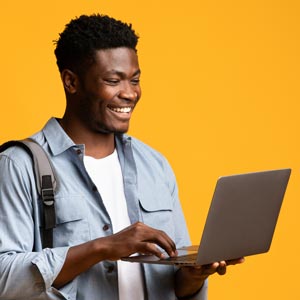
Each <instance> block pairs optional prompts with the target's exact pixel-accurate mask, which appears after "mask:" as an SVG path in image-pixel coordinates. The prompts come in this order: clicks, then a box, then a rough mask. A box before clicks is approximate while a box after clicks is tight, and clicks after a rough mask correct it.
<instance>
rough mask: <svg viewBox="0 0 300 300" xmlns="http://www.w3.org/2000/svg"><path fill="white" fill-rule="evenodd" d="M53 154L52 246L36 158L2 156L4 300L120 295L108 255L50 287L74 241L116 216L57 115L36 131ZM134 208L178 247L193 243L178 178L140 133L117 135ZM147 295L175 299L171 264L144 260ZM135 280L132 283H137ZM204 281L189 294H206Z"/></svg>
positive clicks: (108, 299) (0, 293) (0, 286)
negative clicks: (46, 236)
mask: <svg viewBox="0 0 300 300" xmlns="http://www.w3.org/2000/svg"><path fill="white" fill-rule="evenodd" d="M33 139H35V140H36V141H37V142H38V143H39V144H41V145H42V146H43V148H44V149H45V150H46V152H47V153H48V155H49V157H50V158H51V160H52V163H53V165H54V169H55V172H56V176H57V178H58V182H57V192H56V195H55V202H56V203H55V207H56V228H55V229H54V233H53V248H52V249H49V248H46V249H42V245H41V235H40V234H41V233H40V224H41V221H40V220H41V207H40V205H41V201H40V199H39V195H38V193H37V190H36V185H35V177H34V173H33V167H32V161H31V158H30V157H29V155H28V154H27V153H26V152H25V151H24V150H23V149H21V148H19V147H11V148H9V149H8V150H6V151H5V152H3V153H2V154H1V155H0V299H2V300H10V299H14V300H21V299H22V300H30V299H36V300H39V299H43V300H44V299H53V300H54V299H55V300H56V299H70V300H75V299H77V300H100V299H104V300H114V299H118V288H117V287H118V284H117V280H118V279H117V264H116V262H112V261H102V262H100V263H98V264H96V265H94V266H93V267H91V268H90V269H89V270H87V271H86V272H84V273H82V274H80V275H79V276H77V277H76V278H75V279H74V280H72V281H71V282H69V283H68V284H66V285H65V286H64V287H62V288H61V289H59V290H58V289H56V288H54V287H53V286H52V284H53V281H54V280H55V278H56V277H57V275H58V274H59V272H60V270H61V268H62V266H63V264H64V261H65V259H66V255H67V252H68V249H69V248H70V247H71V246H74V245H78V244H81V243H85V242H87V241H90V240H93V239H96V238H99V237H105V236H109V235H111V234H112V233H113V232H112V227H111V220H110V217H109V215H108V213H107V211H106V209H105V206H104V204H103V202H102V199H101V195H100V194H99V192H98V191H97V188H96V187H95V185H94V183H93V182H92V180H91V178H90V177H89V175H88V173H87V171H86V169H85V167H84V164H83V156H84V151H85V149H84V145H76V144H74V142H73V141H72V140H71V139H70V138H69V137H68V135H67V134H66V133H65V132H64V130H63V129H62V127H61V126H60V125H59V123H58V122H57V120H56V119H54V118H51V119H50V120H49V121H48V123H47V124H46V125H45V127H44V128H43V129H42V130H41V131H40V132H38V133H37V134H35V135H34V136H33ZM116 148H117V152H118V157H119V160H120V164H121V168H122V174H123V180H124V191H125V196H126V201H127V206H128V214H129V217H130V220H131V222H132V223H134V222H136V221H141V222H144V223H145V224H147V225H149V226H152V227H154V228H158V229H160V230H164V231H165V232H166V233H167V234H168V235H169V236H170V237H171V238H172V239H173V240H174V241H175V242H176V245H177V247H181V246H186V245H189V244H190V240H189V236H188V232H187V228H186V224H185V220H184V217H183V214H182V210H181V207H180V203H179V199H178V193H177V185H176V180H175V176H174V174H173V172H172V170H171V168H170V166H169V164H168V162H167V161H166V159H165V158H164V157H163V156H162V155H161V154H159V153H158V152H156V151H155V150H153V149H151V148H150V147H149V146H147V145H145V144H143V143H142V142H140V141H138V140H137V139H134V138H131V137H129V136H127V135H121V136H116ZM142 269H143V275H144V281H145V299H148V300H158V299H164V300H168V299H170V300H171V299H172V300H174V299H176V296H175V293H174V273H175V272H176V268H175V267H173V266H160V265H146V264H145V265H143V266H142ZM133 286H134V283H133ZM206 294H207V285H206V283H205V285H204V287H203V288H202V289H201V291H200V292H199V293H198V294H197V295H194V296H193V297H191V298H190V299H198V300H199V299H201V300H204V299H206V297H207V295H206Z"/></svg>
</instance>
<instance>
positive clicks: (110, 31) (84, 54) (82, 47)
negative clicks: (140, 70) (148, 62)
mask: <svg viewBox="0 0 300 300" xmlns="http://www.w3.org/2000/svg"><path fill="white" fill-rule="evenodd" d="M137 42H138V36H137V34H136V33H135V31H134V30H133V29H132V25H131V24H127V23H124V22H122V21H119V20H116V19H114V18H111V17H109V16H107V15H100V14H93V15H89V16H88V15H82V16H80V17H77V18H75V19H73V20H71V21H70V23H68V24H67V25H66V27H65V30H64V31H63V32H62V33H60V34H59V39H58V40H57V41H55V44H56V49H55V51H54V53H55V56H56V63H57V66H58V69H59V71H60V72H61V71H62V70H64V69H70V70H72V71H74V72H77V73H81V72H83V71H85V70H86V68H87V67H88V66H89V65H90V64H92V63H93V61H94V54H95V51H96V50H101V49H111V48H118V47H127V48H131V49H134V50H135V51H136V46H137Z"/></svg>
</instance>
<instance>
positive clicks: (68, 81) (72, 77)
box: [61, 69, 79, 94]
mask: <svg viewBox="0 0 300 300" xmlns="http://www.w3.org/2000/svg"><path fill="white" fill-rule="evenodd" d="M61 80H62V82H63V85H64V88H65V90H66V92H68V93H70V94H75V93H76V92H77V89H78V85H79V78H78V76H77V75H76V74H75V73H74V72H72V71H71V70H69V69H64V70H63V71H62V72H61Z"/></svg>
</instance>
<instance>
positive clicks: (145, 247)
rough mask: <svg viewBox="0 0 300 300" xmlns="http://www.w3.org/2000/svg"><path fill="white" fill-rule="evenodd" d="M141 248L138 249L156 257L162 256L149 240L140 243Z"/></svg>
mask: <svg viewBox="0 0 300 300" xmlns="http://www.w3.org/2000/svg"><path fill="white" fill-rule="evenodd" d="M142 247H143V250H141V251H139V252H140V253H143V254H152V255H155V256H157V257H158V258H164V254H163V253H162V252H161V251H160V250H159V248H157V246H156V245H155V244H153V243H150V242H144V243H142Z"/></svg>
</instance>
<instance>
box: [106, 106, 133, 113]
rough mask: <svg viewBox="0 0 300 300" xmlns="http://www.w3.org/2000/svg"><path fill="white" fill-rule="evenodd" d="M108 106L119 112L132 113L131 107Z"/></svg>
mask: <svg viewBox="0 0 300 300" xmlns="http://www.w3.org/2000/svg"><path fill="white" fill-rule="evenodd" d="M108 108H109V109H110V110H112V111H114V112H117V113H130V112H131V110H132V108H131V107H108Z"/></svg>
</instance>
